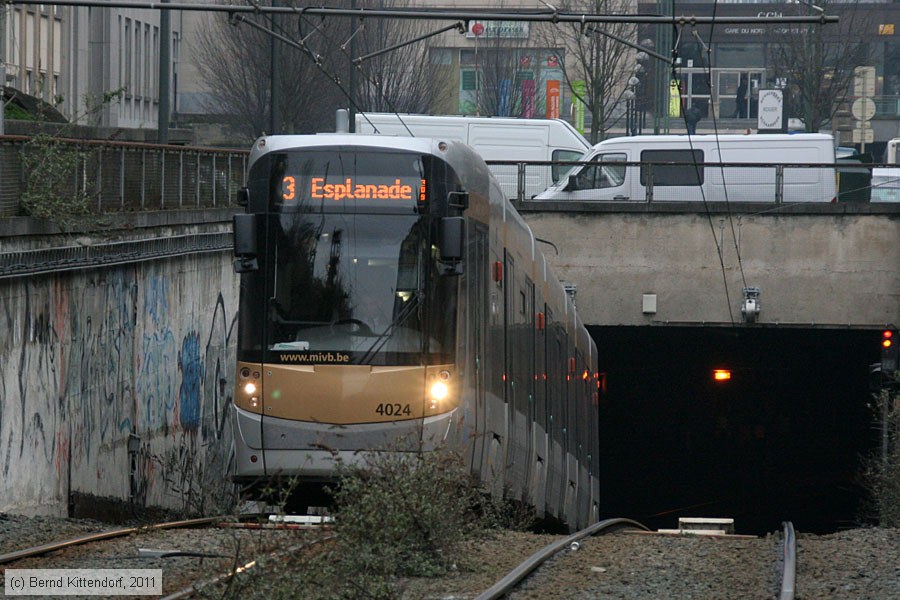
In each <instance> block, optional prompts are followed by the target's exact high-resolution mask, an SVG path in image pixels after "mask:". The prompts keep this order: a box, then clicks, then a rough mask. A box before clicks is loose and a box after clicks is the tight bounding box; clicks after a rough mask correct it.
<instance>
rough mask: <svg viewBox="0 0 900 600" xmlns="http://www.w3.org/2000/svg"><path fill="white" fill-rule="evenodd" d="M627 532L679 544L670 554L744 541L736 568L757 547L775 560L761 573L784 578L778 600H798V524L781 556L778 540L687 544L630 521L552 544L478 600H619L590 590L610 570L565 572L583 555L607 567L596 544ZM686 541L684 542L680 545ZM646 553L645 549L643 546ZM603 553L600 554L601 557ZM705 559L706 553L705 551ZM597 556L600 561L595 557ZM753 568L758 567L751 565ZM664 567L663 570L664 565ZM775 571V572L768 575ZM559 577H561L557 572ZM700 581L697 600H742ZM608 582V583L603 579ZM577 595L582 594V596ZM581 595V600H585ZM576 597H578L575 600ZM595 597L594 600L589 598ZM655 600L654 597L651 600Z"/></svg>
mask: <svg viewBox="0 0 900 600" xmlns="http://www.w3.org/2000/svg"><path fill="white" fill-rule="evenodd" d="M623 531H624V532H625V533H624V534H625V535H635V534H638V535H643V536H645V539H648V540H649V537H650V536H667V537H668V538H669V541H670V542H673V544H672V547H671V548H670V549H671V550H673V551H674V552H692V553H695V552H697V551H698V547H697V545H696V544H694V543H693V542H701V543H702V542H705V541H710V542H712V543H719V542H721V541H722V540H726V541H727V540H728V539H732V538H733V539H736V540H740V542H741V543H740V545H738V546H734V549H735V553H736V554H737V555H738V557H737V559H736V564H739V562H740V555H744V554H745V553H747V550H748V548H751V546H755V548H752V550H753V551H755V552H762V553H763V554H766V555H771V559H772V561H771V562H766V561H763V565H761V568H762V569H763V570H771V572H773V573H774V572H777V573H778V578H779V582H780V583H779V591H778V593H777V594H775V597H777V598H778V599H779V600H793V599H794V590H795V583H796V565H797V543H796V536H795V533H794V528H793V524H792V523H790V522H785V523H784V524H783V532H782V534H781V539H782V541H781V551H780V553H779V552H777V551H774V550H773V551H771V552H769V550H770V549H771V546H772V543H773V540H771V539H769V538H756V537H755V536H727V535H723V536H712V537H708V536H705V537H708V539H707V540H703V539H700V538H699V536H690V537H692V538H694V539H692V540H687V539H686V538H687V536H685V535H681V536H678V537H676V536H673V535H672V534H660V533H657V532H650V531H649V530H648V529H647V528H646V527H644V526H643V525H641V524H640V523H637V522H635V521H631V520H629V519H608V520H605V521H601V522H599V523H596V524H594V525H592V526H591V527H588V528H586V529H583V530H581V531H579V532H577V533H575V534H573V535H571V536H569V537H566V538H563V539H560V540H557V541H555V542H553V543H552V544H549V545H547V546H545V547H544V548H542V549H541V550H539V551H538V552H536V553H534V554H533V555H532V556H530V557H528V558H527V559H526V560H525V561H523V562H522V563H521V564H519V565H518V566H517V567H516V568H514V569H512V570H511V571H510V572H509V573H508V574H507V575H506V576H505V577H503V578H502V579H500V580H499V581H497V583H495V584H494V585H493V586H491V587H490V588H489V589H487V590H486V591H484V592H483V593H481V594H480V595H478V596H477V600H497V599H499V598H513V599H515V598H520V597H521V598H525V597H528V598H540V597H554V594H558V591H559V590H560V589H567V588H568V589H569V590H572V587H573V586H574V585H579V584H584V583H587V587H583V588H578V589H580V590H581V594H582V595H584V594H591V593H592V592H593V593H596V594H597V595H598V597H617V595H616V593H611V594H610V593H609V590H603V589H602V587H603V583H602V582H600V583H599V588H597V589H591V588H590V585H591V582H590V577H589V576H586V572H590V573H598V574H602V573H606V572H607V569H606V568H604V567H600V566H594V567H591V569H590V571H587V570H586V569H581V568H577V567H576V568H575V569H574V575H572V574H571V573H570V574H563V573H562V572H564V571H572V570H573V569H572V566H573V565H572V562H573V560H572V558H573V557H574V556H575V555H578V554H580V555H581V556H580V557H579V559H581V560H580V561H579V562H584V560H583V559H584V558H585V555H588V556H589V557H590V558H589V559H588V561H587V562H596V563H598V564H604V558H608V557H604V556H603V555H602V550H600V549H599V548H597V547H594V548H592V547H591V542H592V541H596V537H595V536H601V535H604V534H611V533H622V532H623ZM679 538H681V539H679ZM680 541H690V542H692V543H691V544H690V545H681V546H680V547H679V542H680ZM613 547H615V546H609V547H608V548H613ZM638 547H640V544H639V545H638ZM597 550H600V552H597ZM700 551H701V553H702V549H701V550H700ZM645 552H647V553H651V552H659V549H655V548H651V547H650V544H647V547H646V549H645ZM591 553H593V554H594V555H593V556H591ZM710 560H711V561H719V560H721V548H719V549H718V552H716V553H715V554H711V555H710ZM751 564H752V563H751ZM665 565H666V567H667V568H669V569H677V568H678V566H677V561H676V560H675V557H672V558H671V559H670V560H668V561H665ZM660 566H662V564H661V565H660ZM767 567H770V569H766V568H767ZM713 569H714V567H713V566H712V565H711V568H710V570H711V571H712V570H713ZM556 571H558V572H556ZM631 575H633V576H634V578H635V579H636V580H639V579H640V578H641V573H640V572H638V571H633V572H632V573H631ZM694 576H695V577H696V578H697V579H698V581H697V588H698V590H699V589H702V588H705V592H699V591H698V592H697V595H696V596H693V597H698V598H701V597H702V598H729V597H740V594H738V595H737V596H736V595H735V594H734V590H727V589H726V590H722V591H718V592H717V591H716V590H715V589H714V587H713V585H711V584H708V583H707V582H704V581H703V577H702V574H694ZM601 579H602V578H601ZM715 580H716V581H720V582H722V583H724V585H726V586H727V585H728V579H727V578H725V579H721V578H716V579H715ZM761 580H764V581H765V580H767V578H766V577H762V578H761ZM635 583H636V586H635V587H640V585H641V582H639V581H636V582H635ZM619 592H620V593H621V592H622V589H619ZM576 595H577V594H576ZM582 595H579V596H578V597H582ZM572 597H575V596H574V595H573V596H572ZM587 597H589V596H587ZM634 597H644V596H641V595H640V594H635V595H634ZM647 597H649V596H647ZM752 597H772V590H771V589H759V590H756V593H755V594H752Z"/></svg>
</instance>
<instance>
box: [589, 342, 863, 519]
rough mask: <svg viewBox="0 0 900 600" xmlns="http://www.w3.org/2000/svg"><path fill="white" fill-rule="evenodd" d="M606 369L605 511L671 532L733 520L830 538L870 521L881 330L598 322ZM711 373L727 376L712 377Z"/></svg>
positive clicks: (603, 427)
mask: <svg viewBox="0 0 900 600" xmlns="http://www.w3.org/2000/svg"><path fill="white" fill-rule="evenodd" d="M589 330H590V332H591V335H592V336H593V337H594V340H595V341H596V342H597V347H598V352H599V366H600V371H601V372H603V373H605V374H606V377H605V381H606V387H605V393H604V394H603V399H602V401H601V406H600V433H601V437H600V457H601V477H600V490H601V510H600V512H601V517H602V518H606V517H630V518H634V519H637V520H639V521H641V522H642V523H645V524H646V525H648V526H649V527H652V528H654V529H657V528H673V527H677V522H678V517H682V516H684V517H698V516H699V517H733V518H734V519H735V530H736V532H738V533H748V534H764V533H767V532H772V531H778V530H780V529H781V523H782V521H787V520H789V521H792V522H793V523H794V526H795V528H797V530H798V531H801V532H808V533H829V532H833V531H836V530H838V529H842V528H848V527H853V526H856V525H858V524H860V523H861V522H863V519H864V517H865V508H866V499H867V496H866V492H865V488H864V487H863V485H862V481H861V479H860V474H861V472H862V466H861V465H862V460H863V458H864V457H866V456H869V455H871V453H873V452H875V451H876V449H877V448H878V444H879V439H880V431H879V421H878V418H877V415H876V413H875V411H874V410H873V409H871V408H870V406H869V405H870V404H871V401H872V392H871V391H870V389H869V385H870V384H869V378H870V376H869V365H871V364H873V363H876V362H878V361H879V360H880V350H879V339H880V332H877V331H875V332H873V331H861V330H812V329H774V328H768V329H765V328H744V327H742V328H700V327H668V326H666V327H590V328H589ZM715 369H722V370H727V371H728V372H730V376H731V377H730V379H724V380H716V379H714V376H713V372H714V370H715Z"/></svg>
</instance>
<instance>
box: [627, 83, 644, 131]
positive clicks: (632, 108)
mask: <svg viewBox="0 0 900 600" xmlns="http://www.w3.org/2000/svg"><path fill="white" fill-rule="evenodd" d="M640 83H641V80H640V79H639V78H638V77H637V75H632V76H631V77H629V78H628V89H627V90H625V93H624V94H623V96H625V101H626V103H625V107H626V108H625V111H626V113H625V128H626V129H627V130H628V135H637V134H638V111H637V86H638V85H639V84H640Z"/></svg>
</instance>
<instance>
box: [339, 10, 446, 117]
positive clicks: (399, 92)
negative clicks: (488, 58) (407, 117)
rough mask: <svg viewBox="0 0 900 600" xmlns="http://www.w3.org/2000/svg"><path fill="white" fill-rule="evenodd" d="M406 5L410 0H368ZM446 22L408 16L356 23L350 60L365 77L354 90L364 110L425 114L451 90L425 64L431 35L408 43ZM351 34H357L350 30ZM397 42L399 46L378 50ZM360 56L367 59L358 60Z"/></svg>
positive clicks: (361, 108) (433, 30)
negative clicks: (353, 49)
mask: <svg viewBox="0 0 900 600" xmlns="http://www.w3.org/2000/svg"><path fill="white" fill-rule="evenodd" d="M408 5H409V0H376V1H374V2H369V3H368V7H369V8H402V7H404V6H408ZM442 25H446V24H444V23H440V24H435V22H432V21H425V20H410V19H405V20H401V19H393V20H390V21H389V20H387V19H368V20H362V21H360V22H359V23H358V24H357V31H356V34H355V38H354V39H355V40H356V43H355V50H356V54H355V55H354V56H352V57H350V59H351V60H353V61H354V64H356V65H357V68H358V71H359V73H360V75H361V77H360V78H359V79H360V83H359V87H358V88H357V91H356V94H357V95H356V98H357V100H356V101H357V104H358V108H359V109H360V110H363V111H372V112H395V111H396V112H410V113H424V112H428V111H429V110H430V109H431V107H432V106H433V105H434V104H435V102H436V100H437V99H438V98H439V97H440V96H441V95H443V94H446V93H447V86H446V85H445V81H444V80H442V79H440V78H438V77H436V76H435V71H434V70H433V69H431V68H428V67H427V66H426V65H427V64H428V60H429V53H428V41H427V38H426V39H425V40H422V41H415V42H413V43H407V42H411V41H413V40H416V39H419V38H423V37H424V36H426V35H427V34H429V33H433V32H436V31H437V30H439V29H440V28H441V26H442ZM350 35H351V36H353V35H354V34H353V33H352V32H351V34H350ZM347 45H348V44H346V43H345V44H344V46H347ZM394 46H400V47H398V48H396V49H394V50H391V51H389V52H383V53H380V51H382V50H384V49H386V48H392V47H394ZM370 55H371V56H370ZM348 56H349V55H348ZM367 57H368V58H367ZM358 58H364V60H362V61H357V60H356V59H358Z"/></svg>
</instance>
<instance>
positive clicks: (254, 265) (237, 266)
mask: <svg viewBox="0 0 900 600" xmlns="http://www.w3.org/2000/svg"><path fill="white" fill-rule="evenodd" d="M233 224H234V225H233V228H234V256H235V259H234V272H235V273H246V272H248V271H256V270H257V269H259V263H258V262H257V260H256V256H257V254H258V251H259V248H258V246H257V244H256V215H254V214H248V213H240V214H236V215H234V219H233Z"/></svg>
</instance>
